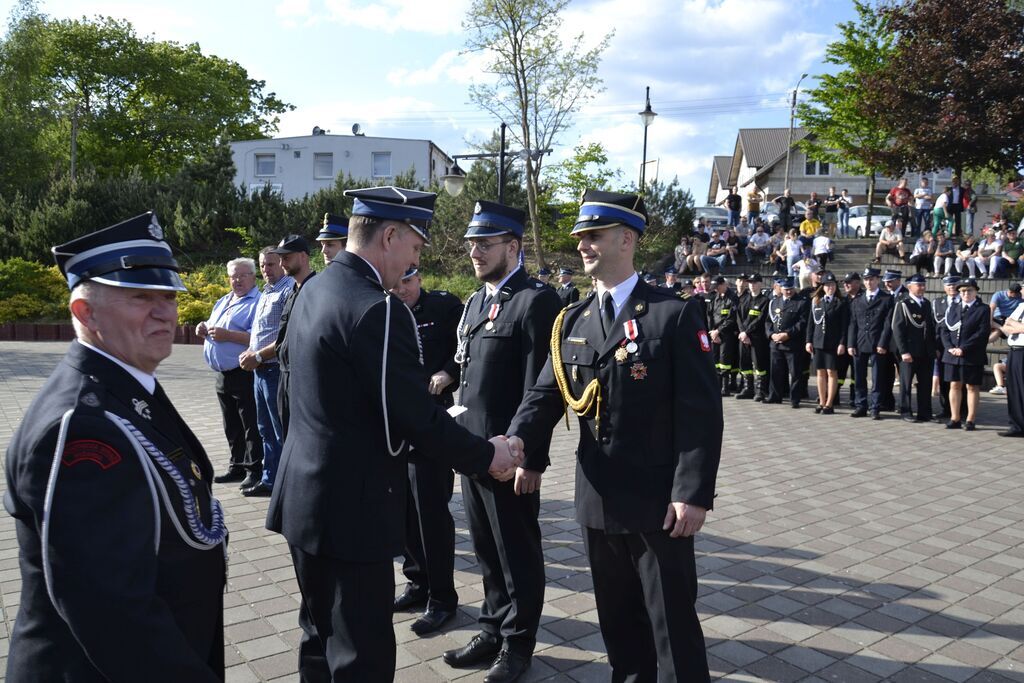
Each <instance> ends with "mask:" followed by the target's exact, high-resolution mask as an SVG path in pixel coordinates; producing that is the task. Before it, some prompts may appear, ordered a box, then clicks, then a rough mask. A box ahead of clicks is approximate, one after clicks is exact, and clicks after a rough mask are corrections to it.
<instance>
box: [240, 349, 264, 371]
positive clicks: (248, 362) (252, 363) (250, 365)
mask: <svg viewBox="0 0 1024 683" xmlns="http://www.w3.org/2000/svg"><path fill="white" fill-rule="evenodd" d="M238 364H239V365H240V366H241V367H242V369H243V370H248V371H250V372H252V371H253V370H255V369H256V368H258V367H259V365H260V362H259V361H258V360H256V352H255V351H243V352H242V353H240V354H238Z"/></svg>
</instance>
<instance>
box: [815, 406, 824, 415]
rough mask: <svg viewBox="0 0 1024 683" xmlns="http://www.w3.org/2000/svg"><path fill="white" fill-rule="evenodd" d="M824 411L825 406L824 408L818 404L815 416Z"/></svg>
mask: <svg viewBox="0 0 1024 683" xmlns="http://www.w3.org/2000/svg"><path fill="white" fill-rule="evenodd" d="M824 409H825V406H823V405H821V404H820V403H818V404H817V405H815V406H814V414H815V415H820V414H821V411H822V410H824Z"/></svg>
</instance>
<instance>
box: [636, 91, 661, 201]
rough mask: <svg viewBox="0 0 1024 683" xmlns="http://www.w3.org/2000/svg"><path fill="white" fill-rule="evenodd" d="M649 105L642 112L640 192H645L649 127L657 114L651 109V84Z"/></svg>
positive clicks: (648, 94)
mask: <svg viewBox="0 0 1024 683" xmlns="http://www.w3.org/2000/svg"><path fill="white" fill-rule="evenodd" d="M646 99H647V105H646V106H645V107H644V110H643V111H642V112H640V120H641V121H643V123H644V158H643V161H642V162H641V164H640V194H643V193H644V176H645V174H646V172H647V129H648V128H650V127H651V124H652V123H654V117H655V116H657V114H656V113H655V112H654V110H652V109H651V86H647V98H646Z"/></svg>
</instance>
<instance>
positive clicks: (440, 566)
mask: <svg viewBox="0 0 1024 683" xmlns="http://www.w3.org/2000/svg"><path fill="white" fill-rule="evenodd" d="M454 486H455V472H453V471H452V468H451V467H449V466H447V465H445V464H443V463H439V462H437V461H436V460H433V459H432V458H428V457H426V456H422V455H416V454H414V453H413V454H410V455H409V502H408V503H407V504H406V525H405V562H404V563H403V564H402V573H403V574H405V578H406V579H408V581H409V589H410V590H412V591H413V592H415V593H417V594H420V595H426V596H427V598H428V600H427V608H428V609H429V608H432V607H433V608H436V609H443V610H447V611H454V610H455V608H456V607H457V606H458V604H459V596H458V594H457V593H456V592H455V522H454V521H453V520H452V513H451V512H450V511H449V510H448V502H449V501H450V500H451V499H452V490H453V488H454Z"/></svg>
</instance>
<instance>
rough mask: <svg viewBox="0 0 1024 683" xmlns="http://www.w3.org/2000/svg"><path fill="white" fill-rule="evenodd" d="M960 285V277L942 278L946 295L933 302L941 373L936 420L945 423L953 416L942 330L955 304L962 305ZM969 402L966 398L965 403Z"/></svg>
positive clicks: (937, 352) (936, 352)
mask: <svg viewBox="0 0 1024 683" xmlns="http://www.w3.org/2000/svg"><path fill="white" fill-rule="evenodd" d="M959 284H960V276H959V275H947V276H946V277H944V278H942V287H943V289H944V290H945V293H946V295H945V296H943V297H940V298H936V299H935V300H934V301H932V313H933V315H934V317H935V355H936V358H937V361H938V371H939V407H940V412H939V415H938V416H937V417H936V418H935V419H936V421H938V422H945V421H946V419H947V418H949V416H950V415H951V413H950V408H949V382H947V381H946V376H945V373H944V372H943V366H942V356H943V353H944V352H945V346H944V342H943V340H942V328H943V326H944V325H945V324H946V314H947V313H948V312H949V309H950V308H952V307H953V306H954V305H955V304H959V303H960V295H959V294H958V293H957V289H956V287H957V285H959ZM966 402H967V399H966V396H965V397H964V403H966Z"/></svg>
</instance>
